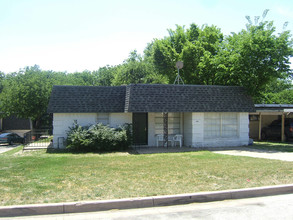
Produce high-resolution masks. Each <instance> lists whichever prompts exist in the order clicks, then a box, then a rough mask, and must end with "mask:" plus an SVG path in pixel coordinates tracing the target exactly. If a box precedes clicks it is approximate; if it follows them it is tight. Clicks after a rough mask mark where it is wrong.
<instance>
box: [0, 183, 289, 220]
mask: <svg viewBox="0 0 293 220" xmlns="http://www.w3.org/2000/svg"><path fill="white" fill-rule="evenodd" d="M288 193H293V184H291V185H279V186H267V187H257V188H248V189H236V190H225V191H215V192H200V193H191V194H179V195H169V196H152V197H143V198H129V199H116V200H98V201H84V202H68V203H53V204H35V205H17V206H2V207H0V217H14V216H29V215H48V214H62V213H80V212H96V211H106V210H112V209H133V208H147V207H158V206H169V205H180V204H189V203H203V202H212V201H222V200H230V199H243V198H252V197H260V196H272V195H280V194H288Z"/></svg>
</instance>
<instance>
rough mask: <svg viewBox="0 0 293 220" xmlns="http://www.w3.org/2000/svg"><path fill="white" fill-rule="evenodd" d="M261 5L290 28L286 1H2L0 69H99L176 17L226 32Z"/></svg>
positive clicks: (162, 31) (160, 32)
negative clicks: (36, 66) (34, 66)
mask: <svg viewBox="0 0 293 220" xmlns="http://www.w3.org/2000/svg"><path fill="white" fill-rule="evenodd" d="M265 9H270V11H269V13H268V15H267V17H266V19H267V20H273V21H275V25H276V26H277V27H278V32H280V31H282V27H283V24H284V23H285V22H286V21H288V22H289V24H288V26H287V30H290V31H291V33H293V1H292V0H245V1H244V0H241V1H238V0H144V1H140V0H121V1H118V0H101V1H100V0H0V71H2V72H5V73H9V72H14V71H18V70H19V69H21V68H24V67H26V66H33V65H35V64H37V65H39V66H40V67H41V69H43V70H54V71H67V72H75V71H83V70H97V69H98V68H99V67H102V66H105V65H117V64H120V63H122V62H123V60H125V59H126V58H127V57H128V55H129V53H130V51H132V50H137V51H138V52H139V53H142V52H143V50H144V48H145V47H146V45H147V43H149V42H151V41H152V39H154V38H163V37H164V36H167V35H168V32H167V29H169V28H171V29H174V28H175V25H176V24H179V25H185V26H186V27H187V28H188V27H189V25H190V24H191V23H195V24H197V25H200V26H201V25H203V24H208V25H212V24H213V25H216V26H217V27H219V28H221V30H222V32H223V33H224V34H225V35H229V34H230V33H231V32H239V31H240V30H241V29H244V28H245V24H246V23H247V20H246V19H245V16H246V15H250V16H251V17H252V18H254V16H261V15H262V13H263V11H264V10H265ZM291 61H293V60H292V59H291ZM291 66H292V65H291Z"/></svg>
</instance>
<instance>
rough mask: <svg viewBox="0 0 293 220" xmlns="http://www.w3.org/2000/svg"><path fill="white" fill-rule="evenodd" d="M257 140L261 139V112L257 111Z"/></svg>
mask: <svg viewBox="0 0 293 220" xmlns="http://www.w3.org/2000/svg"><path fill="white" fill-rule="evenodd" d="M258 140H259V141H261V113H259V120H258Z"/></svg>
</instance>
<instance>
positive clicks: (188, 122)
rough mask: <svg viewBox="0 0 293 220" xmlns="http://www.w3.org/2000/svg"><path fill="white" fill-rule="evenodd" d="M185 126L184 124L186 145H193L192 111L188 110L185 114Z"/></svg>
mask: <svg viewBox="0 0 293 220" xmlns="http://www.w3.org/2000/svg"><path fill="white" fill-rule="evenodd" d="M183 120H184V126H183V138H184V141H183V143H184V145H185V146H192V113H191V112H186V113H184V116H183Z"/></svg>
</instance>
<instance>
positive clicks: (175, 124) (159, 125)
mask: <svg viewBox="0 0 293 220" xmlns="http://www.w3.org/2000/svg"><path fill="white" fill-rule="evenodd" d="M163 133H164V119H163V113H155V134H163ZM168 134H169V135H173V134H180V113H172V112H170V113H168Z"/></svg>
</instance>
